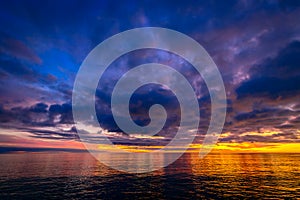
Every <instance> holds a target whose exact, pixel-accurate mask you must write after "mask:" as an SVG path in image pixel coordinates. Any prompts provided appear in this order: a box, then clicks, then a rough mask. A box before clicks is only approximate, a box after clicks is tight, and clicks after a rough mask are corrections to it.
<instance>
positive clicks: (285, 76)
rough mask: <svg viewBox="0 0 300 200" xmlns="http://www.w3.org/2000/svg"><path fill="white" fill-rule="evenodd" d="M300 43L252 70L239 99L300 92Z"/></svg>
mask: <svg viewBox="0 0 300 200" xmlns="http://www.w3.org/2000/svg"><path fill="white" fill-rule="evenodd" d="M299 55H300V42H299V41H294V42H292V43H290V44H288V45H287V46H286V47H285V48H284V49H282V50H280V51H279V52H278V54H277V56H276V57H275V58H268V59H266V60H265V61H263V63H261V64H259V65H256V66H254V67H252V68H251V69H250V73H251V78H250V80H248V81H245V82H243V83H242V84H241V85H240V86H239V87H238V88H237V89H236V93H237V95H238V97H239V98H242V97H244V96H247V95H260V94H262V95H263V94H265V95H268V96H270V97H278V96H280V95H287V94H292V95H294V93H295V92H298V91H299V90H300V57H299Z"/></svg>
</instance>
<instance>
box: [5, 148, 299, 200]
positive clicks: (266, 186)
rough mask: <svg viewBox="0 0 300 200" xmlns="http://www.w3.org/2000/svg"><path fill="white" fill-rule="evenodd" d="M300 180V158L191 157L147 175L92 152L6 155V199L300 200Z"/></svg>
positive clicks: (188, 155) (188, 156) (297, 155)
mask: <svg viewBox="0 0 300 200" xmlns="http://www.w3.org/2000/svg"><path fill="white" fill-rule="evenodd" d="M162 156H163V157H165V158H167V156H170V155H169V154H164V155H162ZM299 180H300V154H287V153H285V154H270V153H265V154H258V153H253V154H209V155H208V156H206V157H205V158H204V159H200V158H199V157H198V154H196V153H195V154H191V153H187V154H184V155H183V156H182V157H181V158H180V159H178V160H177V161H176V162H174V163H173V164H171V165H169V166H168V167H165V168H163V169H160V170H158V171H154V172H151V173H145V174H127V173H124V172H119V171H116V170H113V169H111V168H109V167H107V166H105V165H103V164H101V163H100V162H99V161H97V160H95V159H94V158H93V157H92V156H91V155H90V154H89V153H70V152H38V153H32V152H31V153H28V152H27V153H5V154H0V199H67V198H68V199H83V198H85V199H217V198H229V197H230V198H236V199H241V198H242V199H257V198H275V199H286V198H288V199H297V198H300V181H299Z"/></svg>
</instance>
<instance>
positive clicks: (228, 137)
mask: <svg viewBox="0 0 300 200" xmlns="http://www.w3.org/2000/svg"><path fill="white" fill-rule="evenodd" d="M299 19H300V3H299V1H292V0H291V1H289V0H287V1H256V2H253V1H244V0H242V1H224V2H223V1H202V2H198V1H155V2H153V1H120V2H117V1H89V2H88V3H87V2H86V1H30V0H24V1H13V0H12V1H2V2H1V3H0V53H1V54H0V146H1V147H28V148H70V149H74V148H75V149H77V148H83V147H82V145H81V143H80V140H79V138H78V135H77V133H76V128H75V126H74V122H73V117H72V105H71V103H72V102H71V98H72V88H73V83H74V80H75V77H76V73H77V71H78V69H79V67H80V65H81V63H82V61H83V60H84V58H85V57H86V56H87V54H88V53H89V52H90V51H91V50H92V49H93V48H94V47H95V46H96V45H98V44H99V43H100V42H102V41H104V40H105V39H107V38H108V37H110V36H112V35H114V34H117V33H119V32H122V31H125V30H128V29H132V28H137V27H147V26H155V27H164V28H169V29H173V30H176V31H180V32H182V33H184V34H186V35H188V36H190V37H192V38H193V39H195V40H196V41H198V42H199V43H200V44H201V45H202V46H203V47H204V48H205V49H206V50H207V51H208V53H209V54H210V55H211V56H212V58H213V59H214V61H215V63H216V64H217V66H218V68H219V70H220V72H221V75H222V77H223V80H224V84H225V87H226V93H227V98H228V100H227V102H228V109H227V117H226V123H225V127H224V130H223V134H222V136H221V138H220V139H219V143H218V146H219V148H220V149H231V148H232V149H235V150H241V149H249V148H253V149H255V150H257V149H259V148H260V147H261V148H269V150H270V149H272V148H275V149H276V148H277V150H279V149H280V150H282V148H287V149H288V150H289V151H293V150H295V151H297V149H293V148H297V147H299V145H298V144H299V143H300V102H299V99H300V26H299ZM148 62H158V63H163V64H167V65H169V66H172V67H174V68H175V69H177V70H178V71H180V72H181V73H182V74H183V75H184V76H185V77H186V78H187V79H188V80H189V81H190V83H191V85H192V86H193V89H194V90H195V93H196V95H197V98H198V102H199V108H200V114H201V122H200V125H199V130H198V136H197V138H196V140H195V146H197V144H201V139H202V138H203V137H202V136H203V134H205V131H206V129H207V125H208V123H209V119H210V99H209V95H208V91H207V88H206V85H205V83H204V82H203V80H202V78H201V76H200V75H199V74H197V73H196V72H195V70H193V68H192V67H191V66H190V65H189V64H188V63H187V62H186V61H184V60H183V59H182V58H180V57H178V56H175V55H173V54H171V53H168V52H164V51H157V50H151V49H148V50H138V51H134V52H131V53H128V54H126V55H123V56H122V57H120V58H118V59H117V60H116V61H115V62H114V63H113V64H112V65H111V66H110V68H109V70H107V71H106V73H105V76H104V77H103V78H102V79H101V80H100V81H99V85H98V90H97V92H96V94H95V95H96V97H97V98H96V99H97V102H96V105H95V106H96V110H97V115H98V120H99V122H100V124H101V127H102V128H103V130H105V132H106V134H107V136H108V137H109V138H110V139H111V140H112V141H113V142H114V143H115V144H119V145H124V146H125V145H127V146H130V145H134V146H138V145H144V146H145V145H146V146H160V145H164V144H165V143H167V142H169V141H170V139H171V138H172V137H173V136H174V134H173V133H174V132H175V131H176V127H177V126H178V124H179V121H180V116H179V114H180V113H179V112H178V108H179V105H178V101H177V99H176V97H175V96H174V94H173V93H172V92H171V91H169V90H167V89H166V88H163V87H160V86H158V85H146V86H145V87H142V88H140V89H139V90H137V91H136V93H135V94H134V95H133V97H132V99H131V102H130V111H131V116H132V118H133V119H134V120H135V122H136V123H137V124H139V125H146V124H148V123H149V116H148V110H149V107H150V106H151V105H153V104H156V103H159V104H162V105H163V106H164V107H165V108H166V110H167V114H168V119H167V122H166V124H165V127H164V129H163V130H162V131H161V132H160V133H159V134H158V135H157V136H156V139H153V138H148V137H144V136H142V135H135V136H130V135H127V134H124V133H122V131H121V130H120V129H119V128H118V127H117V125H116V123H115V122H114V119H113V117H112V114H111V110H110V95H111V92H112V89H113V87H114V85H115V84H116V81H117V80H118V79H119V78H120V77H121V76H122V74H123V73H125V72H126V71H128V69H131V68H132V67H133V66H137V65H139V64H142V63H148ZM153 148H154V147H153ZM298 149H299V148H298Z"/></svg>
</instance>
